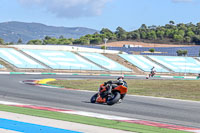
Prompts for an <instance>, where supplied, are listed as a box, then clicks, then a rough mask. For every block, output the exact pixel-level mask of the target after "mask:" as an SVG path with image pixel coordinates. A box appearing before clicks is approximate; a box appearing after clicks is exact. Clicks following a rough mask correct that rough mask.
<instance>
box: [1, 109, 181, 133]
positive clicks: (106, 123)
mask: <svg viewBox="0 0 200 133" xmlns="http://www.w3.org/2000/svg"><path fill="white" fill-rule="evenodd" d="M0 110H1V111H7V112H13V113H19V114H25V115H32V116H38V117H45V118H50V119H56V120H63V121H70V122H76V123H82V124H88V125H94V126H101V127H107V128H114V129H120V130H126V131H132V132H139V133H185V132H184V131H178V130H171V129H166V128H159V127H152V126H145V125H139V124H133V123H126V122H120V121H113V120H105V119H99V118H93V117H86V116H79V115H72V114H64V113H59V112H52V111H45V110H37V109H30V108H22V107H14V106H6V105H0Z"/></svg>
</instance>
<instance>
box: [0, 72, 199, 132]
mask: <svg viewBox="0 0 200 133" xmlns="http://www.w3.org/2000/svg"><path fill="white" fill-rule="evenodd" d="M43 78H57V79H72V78H73V79H79V78H97V79H98V78H103V79H105V81H106V78H113V79H114V78H115V79H116V77H103V76H89V77H88V76H81V75H79V76H78V75H77V76H75V75H74V76H69V75H68V76H67V75H0V101H10V102H19V103H23V104H33V105H39V106H48V107H55V108H61V109H72V110H79V111H89V112H95V113H103V114H111V115H118V116H124V117H130V118H136V119H142V120H148V121H154V122H160V123H166V124H173V125H180V126H187V127H194V128H200V124H199V123H200V102H190V101H180V100H171V99H162V98H151V97H142V96H130V95H127V96H126V97H125V99H124V101H123V103H121V104H116V105H113V106H107V105H101V104H92V103H90V102H89V100H90V97H91V96H92V95H93V94H94V93H95V92H84V91H75V90H66V89H56V88H44V87H39V86H33V85H28V84H23V83H21V81H24V80H28V79H43ZM135 78H136V77H135Z"/></svg>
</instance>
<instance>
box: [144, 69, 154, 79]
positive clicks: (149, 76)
mask: <svg viewBox="0 0 200 133" xmlns="http://www.w3.org/2000/svg"><path fill="white" fill-rule="evenodd" d="M155 74H156V72H155V71H152V72H150V73H149V75H148V77H146V79H148V78H151V77H153V76H154V75H155Z"/></svg>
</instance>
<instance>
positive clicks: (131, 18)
mask: <svg viewBox="0 0 200 133" xmlns="http://www.w3.org/2000/svg"><path fill="white" fill-rule="evenodd" d="M199 12H200V0H0V23H2V22H8V21H20V22H29V23H30V22H35V23H42V24H45V25H49V26H58V27H60V26H64V27H87V28H92V29H96V30H101V29H102V28H108V29H110V30H112V31H115V30H116V28H117V27H118V26H120V27H122V28H123V29H125V30H126V31H133V30H136V29H138V28H139V27H140V26H141V25H142V24H146V25H147V26H151V25H156V26H163V25H165V24H167V23H169V21H170V20H172V21H174V22H175V24H178V23H185V24H186V23H190V22H192V23H193V24H196V23H198V22H200V13H199Z"/></svg>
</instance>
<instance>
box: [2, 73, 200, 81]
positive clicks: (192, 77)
mask: <svg viewBox="0 0 200 133" xmlns="http://www.w3.org/2000/svg"><path fill="white" fill-rule="evenodd" d="M0 74H34V75H37V74H38V75H90V76H108V77H109V76H121V75H117V74H86V73H85V74H84V73H37V72H35V73H33V72H0ZM124 77H144V78H146V75H124ZM154 77H155V78H169V79H199V78H198V77H197V76H162V75H155V76H154Z"/></svg>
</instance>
